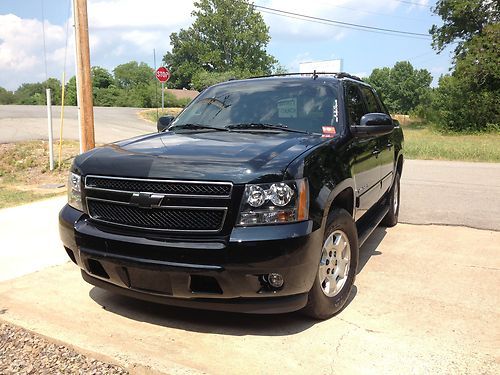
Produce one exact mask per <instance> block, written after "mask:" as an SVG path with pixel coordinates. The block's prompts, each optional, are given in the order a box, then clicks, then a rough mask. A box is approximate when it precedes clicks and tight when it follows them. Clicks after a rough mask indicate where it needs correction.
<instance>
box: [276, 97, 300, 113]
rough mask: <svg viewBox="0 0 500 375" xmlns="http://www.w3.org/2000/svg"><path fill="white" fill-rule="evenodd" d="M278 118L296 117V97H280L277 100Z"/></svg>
mask: <svg viewBox="0 0 500 375" xmlns="http://www.w3.org/2000/svg"><path fill="white" fill-rule="evenodd" d="M278 117H279V118H297V98H289V99H281V100H279V101H278Z"/></svg>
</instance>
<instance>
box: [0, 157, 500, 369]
mask: <svg viewBox="0 0 500 375" xmlns="http://www.w3.org/2000/svg"><path fill="white" fill-rule="evenodd" d="M427 163H430V164H426V162H420V161H415V162H414V161H409V162H408V163H407V165H406V167H405V168H406V172H407V173H405V174H404V175H403V180H402V212H401V219H402V221H406V222H411V223H413V224H399V225H398V226H396V227H394V228H388V229H386V228H379V229H377V230H376V231H375V232H374V234H373V235H372V236H371V237H370V239H369V240H368V241H367V243H365V245H364V246H363V247H362V248H361V251H360V257H361V259H360V265H359V270H358V276H357V279H356V282H355V287H354V288H353V292H352V294H351V298H350V300H349V303H348V305H347V307H346V308H345V309H344V310H343V311H342V313H341V314H339V315H338V316H336V317H334V318H332V319H330V320H328V321H323V322H316V321H312V320H310V319H307V318H305V317H303V316H302V315H300V314H296V313H294V314H286V315H278V316H253V315H240V314H229V313H218V312H204V311H195V310H187V309H178V308H172V307H167V306H158V305H154V304H150V303H145V302H139V301H135V300H131V299H128V298H125V297H121V296H117V295H114V294H111V293H109V292H105V291H102V290H99V289H97V288H94V287H92V286H90V285H88V284H86V283H85V282H84V281H83V280H82V279H81V277H80V274H79V271H78V269H77V268H76V266H74V265H73V264H71V263H68V262H66V260H65V256H64V254H63V249H62V247H59V246H58V233H57V220H56V215H57V210H58V209H59V207H60V206H61V205H62V204H63V202H64V198H56V199H53V200H49V201H45V202H38V203H34V204H33V205H30V206H24V207H23V206H21V207H17V208H11V209H5V210H1V211H0V224H1V225H0V236H1V238H2V240H1V241H2V242H1V243H2V246H1V247H0V248H1V249H0V274H1V276H2V278H1V279H0V280H3V281H1V282H0V320H3V321H6V322H9V323H11V324H14V325H18V326H21V327H24V328H26V329H28V330H32V331H34V332H36V333H38V334H41V335H43V336H45V337H48V338H49V339H50V340H55V341H56V342H58V343H64V344H65V345H69V346H70V347H72V348H75V349H76V350H77V351H79V352H82V353H89V354H90V355H92V356H93V357H94V358H98V359H102V360H104V361H107V362H111V363H116V364H119V365H122V366H125V367H126V368H128V369H129V370H130V371H131V372H132V373H139V374H143V373H158V372H160V373H168V374H186V373H214V374H218V373H262V374H264V373H266V374H267V373H271V372H279V373H284V372H287V373H298V374H301V373H318V374H336V373H348V374H366V373H381V374H382V373H383V374H386V373H393V374H401V373H416V374H424V373H425V374H427V373H443V374H444V373H446V374H449V373H454V374H455V373H458V374H460V373H464V374H477V373H484V374H490V373H491V374H493V373H499V372H500V335H499V332H500V307H499V306H500V293H499V292H498V285H500V272H499V270H500V257H499V251H500V232H499V231H498V228H496V227H495V226H496V225H498V205H497V204H498V201H497V199H499V198H498V197H499V194H498V193H499V189H500V184H499V183H498V177H499V175H498V168H497V167H496V166H495V165H492V167H491V168H490V167H488V165H483V164H471V165H467V164H465V163H456V164H454V163H449V164H447V163H444V164H443V163H438V162H427ZM461 164H464V165H461ZM469 164H470V163H469ZM471 167H475V168H471ZM433 168H434V169H433ZM436 168H437V169H436ZM439 168H442V172H439ZM464 170H468V171H469V172H465V171H464ZM446 171H448V174H449V175H447V174H446ZM467 173H469V175H467ZM464 176H467V177H468V178H467V179H465V180H466V181H465V182H464V183H463V184H462V185H463V186H460V184H459V181H458V180H459V179H460V178H464ZM478 176H479V177H478ZM481 176H482V178H480V177H481ZM447 180H449V181H450V184H445V182H446V181H447ZM457 186H459V187H457ZM453 188H455V189H459V190H458V191H457V193H456V194H448V190H447V189H453ZM485 189H486V191H488V192H489V194H490V195H486V196H485V195H481V196H479V195H478V194H479V193H477V192H478V191H485ZM460 192H462V193H460ZM464 194H467V197H468V199H465V198H464V196H465V195H464ZM476 195H477V203H476V204H475V205H472V204H471V203H470V201H471V197H475V198H476ZM426 205H427V206H426ZM481 205H483V206H485V208H484V210H483V214H482V215H481V214H480V213H479V211H480V208H481ZM495 205H496V208H495ZM471 206H473V207H472V211H470V210H471V208H470V207H471ZM476 206H478V207H476ZM422 207H428V208H427V209H424V208H422ZM417 208H418V210H420V211H415V210H416V209H417ZM7 210H10V211H7ZM474 210H477V211H474ZM450 212H451V213H450ZM471 212H472V213H473V214H472V215H471V214H470V213H471ZM29 213H31V215H29ZM41 215H43V216H41ZM488 215H489V216H488ZM40 217H43V218H44V219H43V220H40ZM488 217H489V218H490V219H488ZM429 223H434V224H446V225H431V224H429ZM450 224H451V225H450ZM485 226H486V227H485ZM474 227H477V228H482V229H476V228H474ZM495 229H496V230H495ZM27 233H29V235H27ZM61 255H62V256H61Z"/></svg>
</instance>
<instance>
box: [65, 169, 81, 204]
mask: <svg viewBox="0 0 500 375" xmlns="http://www.w3.org/2000/svg"><path fill="white" fill-rule="evenodd" d="M81 180H82V179H81V177H80V176H79V175H77V174H76V173H73V172H70V173H69V177H68V204H69V205H70V206H71V207H73V208H76V209H77V210H80V211H83V205H82V185H81V182H82V181H81Z"/></svg>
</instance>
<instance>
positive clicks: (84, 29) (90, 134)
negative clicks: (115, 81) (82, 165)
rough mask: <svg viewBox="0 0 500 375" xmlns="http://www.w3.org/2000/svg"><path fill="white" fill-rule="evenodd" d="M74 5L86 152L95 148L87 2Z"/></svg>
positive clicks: (80, 101) (80, 0) (81, 145)
mask: <svg viewBox="0 0 500 375" xmlns="http://www.w3.org/2000/svg"><path fill="white" fill-rule="evenodd" d="M73 5H74V11H75V31H76V35H75V37H76V63H77V64H76V65H77V66H76V79H77V81H78V84H77V95H78V98H79V100H78V103H79V105H80V129H81V140H80V142H81V144H80V149H81V150H82V151H83V152H85V151H88V150H91V149H93V148H94V147H95V138H94V109H93V100H92V78H91V75H90V48H89V24H88V18H87V0H73Z"/></svg>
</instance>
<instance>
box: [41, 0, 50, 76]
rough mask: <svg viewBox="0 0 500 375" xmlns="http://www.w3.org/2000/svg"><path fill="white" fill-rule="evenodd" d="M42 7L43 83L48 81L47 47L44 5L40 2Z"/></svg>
mask: <svg viewBox="0 0 500 375" xmlns="http://www.w3.org/2000/svg"><path fill="white" fill-rule="evenodd" d="M41 6H42V38H43V62H44V66H45V81H47V79H49V75H48V74H47V46H46V44H45V13H44V9H43V8H44V4H43V0H41Z"/></svg>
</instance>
